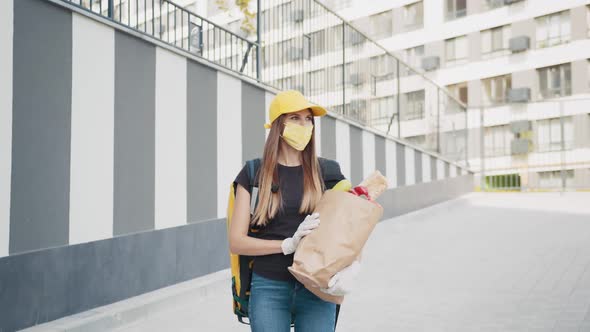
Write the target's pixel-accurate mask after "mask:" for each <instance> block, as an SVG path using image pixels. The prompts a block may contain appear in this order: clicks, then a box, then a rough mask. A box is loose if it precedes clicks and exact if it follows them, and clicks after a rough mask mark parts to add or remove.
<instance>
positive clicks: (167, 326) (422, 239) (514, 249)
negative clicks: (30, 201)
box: [49, 193, 590, 332]
mask: <svg viewBox="0 0 590 332" xmlns="http://www.w3.org/2000/svg"><path fill="white" fill-rule="evenodd" d="M224 273H225V276H223V274H224ZM175 287H177V288H178V287H181V286H173V287H169V288H168V289H164V290H162V291H157V292H160V293H161V294H165V293H166V292H168V293H169V294H173V293H174V288H175ZM184 287H186V285H185V286H184ZM229 290H230V289H229V280H228V273H227V271H226V272H221V273H220V274H218V278H216V280H214V281H213V282H211V283H209V284H208V286H207V291H206V292H204V293H202V294H205V295H203V296H200V297H196V296H195V297H193V298H191V297H187V296H184V297H182V299H181V298H180V297H179V300H178V301H168V302H167V303H168V305H166V306H160V307H159V308H158V310H152V311H151V312H149V314H145V315H139V316H137V319H135V320H133V321H132V322H131V321H130V324H125V325H123V326H119V327H118V328H116V329H115V330H116V331H121V332H123V331H125V332H132V331H133V332H135V331H249V328H248V327H247V326H244V325H241V324H239V323H238V322H237V321H236V319H235V317H234V316H233V314H232V313H231V302H230V301H231V300H230V291H229ZM154 293H156V292H154ZM177 293H178V292H177ZM162 296H164V295H162ZM131 300H132V299H130V300H129V301H131ZM171 303H173V304H171ZM589 308H590V193H565V194H560V193H514V194H511V193H472V194H468V195H465V196H463V197H460V198H458V199H455V200H453V201H449V202H445V203H442V204H438V205H435V206H432V207H429V208H426V209H422V210H420V211H417V212H413V213H409V214H406V215H403V216H400V217H397V218H393V219H390V220H386V221H384V222H382V223H380V224H379V225H378V226H377V228H376V229H375V231H374V232H373V234H372V236H371V238H370V240H369V242H368V243H367V246H366V248H365V254H364V258H363V262H362V271H361V274H360V275H359V277H358V283H357V287H356V289H355V291H354V292H353V293H352V294H350V295H349V296H348V297H347V298H346V300H345V302H344V304H343V305H342V311H341V316H340V320H339V323H338V329H337V330H338V331H342V332H344V331H590V311H589ZM49 324H51V323H49ZM57 330H59V329H56V330H55V331H57ZM64 330H65V329H64ZM69 330H74V329H69Z"/></svg>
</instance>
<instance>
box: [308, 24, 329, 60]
mask: <svg viewBox="0 0 590 332" xmlns="http://www.w3.org/2000/svg"><path fill="white" fill-rule="evenodd" d="M310 37H311V56H318V55H322V54H324V53H325V52H326V30H320V31H316V32H314V33H312V34H310Z"/></svg>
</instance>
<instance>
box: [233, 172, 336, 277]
mask: <svg viewBox="0 0 590 332" xmlns="http://www.w3.org/2000/svg"><path fill="white" fill-rule="evenodd" d="M278 167H279V190H281V195H282V197H283V210H282V211H280V212H278V213H277V215H276V216H275V218H273V219H271V220H269V221H268V223H267V225H266V226H265V227H263V228H262V229H260V231H259V232H257V234H256V237H257V238H259V239H264V240H284V239H286V238H288V237H291V236H293V234H294V233H295V231H296V230H297V227H299V224H300V223H301V222H302V221H303V220H304V219H305V217H306V216H307V214H300V213H299V206H300V205H301V200H302V198H303V166H301V165H299V166H284V165H281V164H278ZM341 179H344V176H343V175H342V176H341ZM235 182H236V183H238V184H241V185H242V186H243V187H244V188H246V190H248V191H249V192H250V190H249V188H248V186H249V183H250V181H249V179H248V166H247V165H246V166H244V167H243V168H242V170H241V171H240V173H239V174H238V176H237V177H236V179H235ZM250 194H252V193H251V192H250ZM252 212H254V211H252ZM320 219H321V218H320ZM292 264H293V254H291V255H284V254H282V253H279V254H271V255H263V256H255V257H254V267H253V271H254V272H255V273H256V274H259V275H261V276H263V277H266V278H269V279H274V280H285V281H286V280H295V279H294V277H293V275H291V273H290V272H289V270H287V268H288V267H289V266H291V265H292Z"/></svg>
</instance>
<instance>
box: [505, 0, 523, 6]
mask: <svg viewBox="0 0 590 332" xmlns="http://www.w3.org/2000/svg"><path fill="white" fill-rule="evenodd" d="M521 1H522V0H504V4H506V5H511V4H513V3H517V2H521Z"/></svg>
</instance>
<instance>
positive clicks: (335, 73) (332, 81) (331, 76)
mask: <svg viewBox="0 0 590 332" xmlns="http://www.w3.org/2000/svg"><path fill="white" fill-rule="evenodd" d="M326 75H327V76H328V77H327V78H328V86H327V89H328V91H335V90H336V89H341V88H342V66H341V65H338V66H333V67H329V68H328V69H327V71H326Z"/></svg>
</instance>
